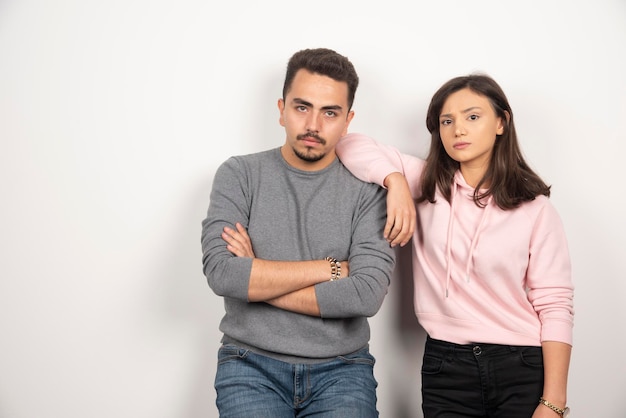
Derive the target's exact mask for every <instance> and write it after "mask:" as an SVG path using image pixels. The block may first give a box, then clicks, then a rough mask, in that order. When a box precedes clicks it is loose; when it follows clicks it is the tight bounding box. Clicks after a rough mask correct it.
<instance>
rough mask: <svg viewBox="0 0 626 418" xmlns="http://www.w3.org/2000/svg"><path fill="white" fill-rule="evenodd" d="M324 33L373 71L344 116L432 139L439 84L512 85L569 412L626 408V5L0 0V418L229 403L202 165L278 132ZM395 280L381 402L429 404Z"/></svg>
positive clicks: (403, 411)
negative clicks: (545, 208)
mask: <svg viewBox="0 0 626 418" xmlns="http://www.w3.org/2000/svg"><path fill="white" fill-rule="evenodd" d="M318 46H324V47H330V48H333V49H336V50H337V51H339V52H341V53H344V54H346V55H348V56H349V57H350V58H351V59H352V61H353V62H354V64H355V65H356V67H357V70H358V71H359V74H360V77H361V86H360V89H359V91H358V92H357V98H356V103H355V111H356V118H355V119H354V121H353V124H352V128H353V129H352V130H353V131H361V132H365V133H368V134H370V135H372V136H374V137H376V138H378V139H379V140H381V141H384V142H387V143H390V144H394V145H396V146H397V147H399V148H401V149H403V150H404V151H406V152H412V153H415V154H418V155H423V154H424V151H425V150H426V148H427V145H428V137H427V132H426V129H425V124H424V118H425V112H426V107H427V105H428V101H429V99H430V96H431V95H432V94H433V93H434V91H435V90H436V89H437V88H438V87H439V86H440V85H441V84H442V83H443V82H445V81H446V80H447V79H449V78H451V77H453V76H456V75H462V74H466V73H469V72H472V71H475V70H480V71H484V72H487V73H489V74H491V75H492V76H494V77H495V78H496V79H497V80H498V81H499V82H500V84H501V85H502V86H503V88H504V90H505V92H506V93H507V95H508V97H509V99H510V101H511V104H512V106H513V109H514V111H515V117H516V119H517V127H518V130H519V132H518V133H519V134H520V137H521V141H522V145H523V148H524V151H525V153H526V155H527V157H528V159H529V161H530V162H531V163H532V164H533V166H534V167H535V168H536V169H537V171H538V172H539V173H540V174H541V175H543V176H544V178H545V179H546V180H547V181H548V182H549V183H551V184H552V185H553V198H552V200H553V202H554V204H555V205H556V206H557V208H558V209H559V211H560V213H561V215H562V217H563V220H564V223H565V226H566V228H567V232H568V236H569V239H570V249H571V254H572V258H573V264H574V272H575V283H576V286H577V290H576V310H577V315H576V326H575V347H574V352H573V363H572V368H571V380H570V389H569V398H570V405H571V407H572V410H573V412H574V414H573V415H575V416H576V417H579V418H598V417H600V418H623V417H624V413H623V402H624V399H623V398H624V390H625V389H624V388H626V359H625V357H624V354H623V348H624V346H626V337H625V333H624V329H625V328H626V324H625V319H626V314H625V313H624V309H623V305H624V300H625V297H626V284H625V279H626V273H624V268H623V262H624V257H625V250H626V221H625V215H624V204H623V198H622V197H621V196H622V195H623V180H622V179H623V177H624V176H623V165H624V162H623V160H624V155H625V152H626V145H625V140H626V129H625V122H626V81H625V77H624V74H626V64H625V63H624V58H625V51H626V2H624V1H623V0H595V1H586V0H555V1H544V0H524V1H516V2H503V1H497V0H492V1H480V0H478V1H473V2H467V1H460V0H448V1H445V2H437V1H431V2H423V1H414V2H407V1H399V0H388V1H385V2H382V3H378V4H372V5H368V2H362V1H356V0H342V1H336V2H304V3H303V2H293V1H289V0H283V1H281V0H266V1H254V0H248V1H232V2H227V1H220V2H211V1H207V0H205V1H194V0H177V1H173V0H110V1H106V2H104V1H95V0H56V1H45V0H0V199H1V200H0V417H2V418H56V417H59V418H61V417H62V418H85V417H90V418H110V417H116V418H131V417H132V418H137V417H140V418H143V417H146V418H148V417H150V418H200V417H216V416H217V413H216V409H215V406H214V400H215V394H214V390H213V386H212V385H213V377H214V373H215V357H216V350H217V347H218V344H219V343H218V341H219V338H220V334H219V332H218V330H217V326H218V322H219V319H220V317H221V315H222V302H221V299H219V298H218V297H216V296H215V295H213V294H212V293H211V291H210V289H209V288H208V286H207V284H206V281H205V278H204V276H203V274H202V271H201V259H200V258H201V252H200V222H201V220H202V219H203V217H204V214H205V211H206V207H207V204H208V195H209V189H210V186H211V182H212V177H213V174H214V172H215V170H216V168H217V166H218V164H219V163H220V162H222V161H223V160H224V159H226V158H227V157H228V156H230V155H232V154H240V153H248V152H254V151H258V150H261V149H266V148H269V147H274V146H279V145H280V144H282V143H283V140H284V134H283V131H282V128H281V127H280V126H279V124H278V112H277V109H276V101H277V99H278V97H279V96H280V92H281V88H282V81H283V75H284V68H285V65H286V61H287V59H288V58H289V56H290V55H291V54H292V53H293V52H295V51H296V50H299V49H302V48H306V47H318ZM400 289H401V286H400V282H397V283H395V284H394V287H393V288H392V290H393V291H392V293H391V294H390V295H389V298H388V299H387V301H386V303H385V305H384V307H383V310H382V311H381V312H380V314H379V315H378V316H377V317H375V318H374V320H373V321H372V324H373V335H374V336H373V341H372V350H373V352H374V354H375V355H376V356H377V358H378V363H377V366H376V374H377V377H378V380H379V383H380V387H379V409H380V412H381V416H382V417H390V418H401V417H407V418H408V417H411V418H413V417H421V411H420V409H419V405H420V393H419V390H420V386H419V380H420V377H419V366H420V362H421V358H420V356H421V342H420V339H421V338H422V337H423V335H422V334H421V333H420V332H419V331H417V332H413V330H414V327H412V324H413V322H412V320H411V318H410V317H409V318H404V319H402V321H400V320H399V318H398V309H397V307H398V305H400V301H401V300H403V298H401V297H400V296H402V295H403V294H402V293H401V292H400ZM404 295H406V292H405V293H404ZM407 324H408V325H407ZM407 327H408V328H407ZM619 411H622V412H619Z"/></svg>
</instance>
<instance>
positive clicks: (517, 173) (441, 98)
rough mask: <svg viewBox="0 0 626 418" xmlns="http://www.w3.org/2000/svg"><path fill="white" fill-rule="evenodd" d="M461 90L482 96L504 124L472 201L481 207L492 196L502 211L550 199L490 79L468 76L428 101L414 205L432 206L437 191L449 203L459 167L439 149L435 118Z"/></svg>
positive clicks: (451, 82)
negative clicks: (425, 149)
mask: <svg viewBox="0 0 626 418" xmlns="http://www.w3.org/2000/svg"><path fill="white" fill-rule="evenodd" d="M465 88H467V89H470V90H471V91H473V92H474V93H476V94H479V95H481V96H484V97H486V98H487V99H488V100H489V102H490V103H491V106H492V108H493V110H494V111H495V113H496V116H497V117H500V118H502V122H503V125H504V131H503V133H502V135H498V139H497V140H496V142H495V144H494V148H493V154H492V156H491V160H490V162H489V167H488V168H487V171H486V172H485V175H484V176H483V178H482V179H481V180H480V181H479V182H478V184H477V185H476V188H475V190H474V202H476V204H477V205H478V206H481V207H483V206H485V204H486V203H485V202H484V201H483V199H484V198H486V197H488V196H493V200H494V202H495V203H496V205H498V206H499V207H500V208H501V209H504V210H506V209H512V208H515V207H518V206H519V205H520V204H522V203H523V202H526V201H529V200H533V199H535V197H536V196H539V195H545V196H550V186H548V185H546V183H544V181H543V180H542V179H541V178H540V177H539V176H538V175H537V174H536V173H535V172H534V171H533V170H532V169H531V168H530V167H529V165H528V164H527V163H526V161H525V160H524V157H523V155H522V152H521V149H520V146H519V144H518V141H517V134H516V133H515V124H514V123H513V111H512V110H511V106H510V105H509V101H508V100H507V98H506V96H505V94H504V92H503V91H502V89H501V88H500V86H499V85H498V84H497V83H496V82H495V80H493V79H492V78H491V77H489V76H487V75H483V74H472V75H468V76H462V77H456V78H453V79H451V80H449V81H448V82H446V83H445V84H444V85H443V86H441V87H440V88H439V90H437V92H436V93H435V94H434V95H433V97H432V99H431V102H430V105H429V107H428V112H427V115H426V127H427V128H428V131H429V132H430V133H431V142H430V151H429V153H428V157H426V167H425V168H424V173H423V175H422V182H421V189H422V193H421V196H420V197H419V198H418V199H417V202H418V203H420V202H425V201H428V202H430V203H434V202H435V192H436V190H437V188H438V189H439V190H440V192H441V194H442V195H443V196H444V197H445V198H446V200H447V201H448V202H450V201H451V193H452V192H451V188H452V184H453V183H452V182H453V181H454V174H455V172H456V171H457V170H458V169H459V166H460V164H459V163H458V162H457V161H455V160H453V159H452V158H450V156H449V155H448V154H447V153H446V150H445V148H444V147H443V143H442V142H441V136H440V132H439V128H440V125H439V117H440V115H441V111H442V108H443V105H444V103H445V101H446V100H447V99H448V97H449V96H450V95H451V94H453V93H455V92H457V91H459V90H463V89H465ZM485 184H489V186H488V188H487V190H486V191H485V192H484V193H482V194H481V193H479V189H480V188H481V186H483V185H485Z"/></svg>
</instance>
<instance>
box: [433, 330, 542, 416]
mask: <svg viewBox="0 0 626 418" xmlns="http://www.w3.org/2000/svg"><path fill="white" fill-rule="evenodd" d="M542 391H543V355H542V353H541V347H527V346H508V345H498V344H481V343H476V344H467V345H459V344H452V343H448V342H445V341H439V340H434V339H431V338H430V337H428V338H427V340H426V347H425V349H424V361H423V364H422V401H423V403H422V410H423V411H424V418H474V417H475V418H479V417H480V418H530V417H531V416H532V414H533V412H534V411H535V409H536V408H537V405H538V404H539V397H540V396H541V394H542Z"/></svg>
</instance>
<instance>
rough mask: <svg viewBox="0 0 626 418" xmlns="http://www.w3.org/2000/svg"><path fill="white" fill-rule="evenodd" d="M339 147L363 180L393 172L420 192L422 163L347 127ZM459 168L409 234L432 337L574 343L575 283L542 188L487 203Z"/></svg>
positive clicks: (424, 320) (421, 314)
mask: <svg viewBox="0 0 626 418" xmlns="http://www.w3.org/2000/svg"><path fill="white" fill-rule="evenodd" d="M337 155H338V156H339V158H340V159H341V160H342V162H343V163H344V164H345V166H346V167H347V168H348V169H349V170H350V171H352V173H354V175H356V176H357V177H358V178H360V179H362V180H364V181H367V182H372V183H377V184H379V185H382V184H383V181H384V179H385V177H386V176H387V175H389V174H391V173H392V172H398V171H399V172H401V173H403V174H404V175H405V177H406V178H407V180H408V183H409V186H410V188H411V193H412V195H413V196H414V197H417V196H418V195H419V193H420V190H419V188H418V185H419V180H420V176H421V174H422V169H423V167H424V164H425V163H424V161H423V160H421V159H419V158H417V157H413V156H410V155H406V154H402V153H400V152H399V151H398V150H397V149H395V148H393V147H390V146H385V145H382V144H379V143H377V142H375V141H374V140H373V139H371V138H369V137H367V136H365V135H361V134H348V135H347V136H346V137H344V138H343V139H342V140H341V141H340V142H339V144H338V146H337ZM473 192H474V189H473V188H472V187H470V186H469V185H468V184H467V183H466V182H465V179H464V178H463V176H462V175H461V172H460V171H457V173H456V175H455V178H454V185H453V189H452V203H451V204H450V203H448V202H447V201H446V199H445V198H444V197H443V196H442V195H441V194H439V193H438V194H437V202H436V203H434V204H431V203H428V202H426V203H422V204H420V205H418V206H417V229H416V231H415V234H414V236H413V239H412V240H411V243H412V248H413V275H414V282H415V299H414V302H415V314H416V315H417V318H418V320H419V322H420V324H421V325H422V327H424V329H425V330H426V332H427V333H428V334H429V335H430V336H431V337H432V338H435V339H438V340H444V341H449V342H453V343H457V344H469V343H472V342H482V343H494V344H507V345H531V346H539V345H541V342H542V341H559V342H563V343H567V344H572V328H573V316H574V311H573V291H574V287H573V284H572V280H571V266H570V258H569V252H568V246H567V239H566V236H565V232H564V229H563V225H562V222H561V219H560V217H559V215H558V213H557V212H556V210H555V208H554V207H553V206H552V204H551V203H550V201H549V199H548V198H547V197H545V196H538V197H537V198H536V199H535V200H533V201H530V202H526V203H524V204H522V205H521V206H520V207H518V208H516V209H512V210H506V211H504V210H502V209H500V208H499V207H498V206H497V205H495V204H494V203H493V202H492V201H491V198H490V199H489V201H488V203H487V206H486V207H485V208H480V207H478V206H477V205H476V204H475V203H474V201H473V199H472V194H473Z"/></svg>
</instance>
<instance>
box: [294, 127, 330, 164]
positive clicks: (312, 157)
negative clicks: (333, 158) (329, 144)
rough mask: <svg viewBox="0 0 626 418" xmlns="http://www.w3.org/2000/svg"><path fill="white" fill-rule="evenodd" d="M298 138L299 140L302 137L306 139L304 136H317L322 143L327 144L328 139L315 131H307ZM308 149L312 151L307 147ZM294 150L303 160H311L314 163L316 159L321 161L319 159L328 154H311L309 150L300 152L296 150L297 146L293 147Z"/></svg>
mask: <svg viewBox="0 0 626 418" xmlns="http://www.w3.org/2000/svg"><path fill="white" fill-rule="evenodd" d="M296 138H297V139H298V140H301V139H304V138H315V139H317V140H318V141H319V142H320V143H321V144H323V145H325V144H326V140H325V139H324V138H322V137H321V136H319V135H317V134H316V133H314V132H307V133H306V134H300V135H298V136H297V137H296ZM307 151H310V149H308V148H307ZM293 152H294V154H296V156H297V157H298V158H300V159H301V160H302V161H306V162H309V163H314V162H316V161H319V160H321V159H322V158H324V157H325V156H326V154H325V153H321V154H319V155H314V154H309V153H308V152H307V153H303V152H300V151H298V150H296V149H295V147H294V149H293Z"/></svg>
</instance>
